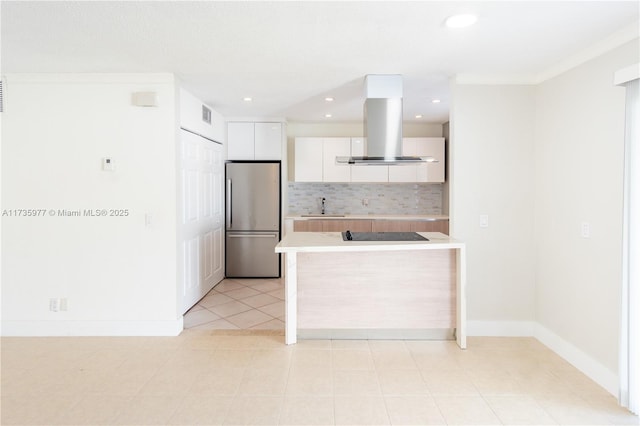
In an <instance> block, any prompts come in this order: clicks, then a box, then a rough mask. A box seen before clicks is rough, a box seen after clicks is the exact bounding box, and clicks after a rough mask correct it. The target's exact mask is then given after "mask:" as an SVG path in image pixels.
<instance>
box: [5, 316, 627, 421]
mask: <svg viewBox="0 0 640 426" xmlns="http://www.w3.org/2000/svg"><path fill="white" fill-rule="evenodd" d="M282 334H283V333H282V331H279V330H277V331H270V330H257V331H256V330H252V331H246V330H245V331H243V330H193V329H192V330H185V331H184V332H183V333H182V334H181V335H180V336H178V337H59V338H58V337H56V338H29V337H25V338H16V337H5V338H2V339H1V344H2V351H1V355H2V364H1V366H2V370H1V372H2V385H1V386H2V387H1V391H2V392H1V401H0V402H1V403H2V405H1V408H2V413H1V418H0V423H1V424H2V425H12V424H22V425H98V424H103V425H133V424H136V425H141V424H152V425H241V424H268V425H277V424H280V425H303V424H320V425H333V424H337V425H356V424H368V425H378V424H379V425H385V424H401V425H410V424H416V425H429V424H436V425H438V424H440V425H443V424H468V425H477V424H490V425H499V424H530V425H531V424H535V425H545V424H552V425H553V424H572V425H585V424H589V425H612V424H622V425H626V424H636V425H637V424H638V417H637V416H633V415H631V414H629V413H628V412H627V411H626V410H624V409H622V408H620V407H619V406H618V405H617V403H616V400H615V398H614V397H613V396H611V395H610V394H608V393H607V392H606V391H605V390H603V389H602V388H601V387H599V386H598V385H596V384H595V383H594V382H592V381H591V380H589V379H588V378H587V377H585V376H584V375H583V374H581V373H580V372H579V371H577V370H576V369H575V368H574V367H572V366H571V365H569V364H568V363H567V362H565V361H564V360H563V359H561V358H560V357H558V356H557V355H555V354H554V353H553V352H551V351H550V350H549V349H547V348H546V347H545V346H543V345H542V344H541V343H539V342H538V341H537V340H535V339H533V338H477V337H476V338H474V337H471V338H469V342H468V344H469V347H468V349H467V350H465V351H462V350H460V349H458V347H457V346H456V345H455V343H454V342H451V341H366V340H362V341H349V340H333V341H331V340H306V341H305V340H303V341H300V342H299V343H298V344H297V345H291V346H287V345H285V344H284V337H283V335H282Z"/></svg>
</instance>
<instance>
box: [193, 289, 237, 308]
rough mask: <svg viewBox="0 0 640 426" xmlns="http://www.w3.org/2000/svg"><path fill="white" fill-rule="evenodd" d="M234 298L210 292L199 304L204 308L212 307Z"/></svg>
mask: <svg viewBox="0 0 640 426" xmlns="http://www.w3.org/2000/svg"><path fill="white" fill-rule="evenodd" d="M231 301H233V299H232V298H231V297H229V296H226V295H224V294H222V293H210V294H208V295H207V296H205V297H204V298H203V299H202V300H200V301H199V302H198V305H196V306H201V307H203V308H210V307H212V306H216V305H222V304H223V303H227V302H231Z"/></svg>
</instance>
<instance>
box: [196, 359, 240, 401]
mask: <svg viewBox="0 0 640 426" xmlns="http://www.w3.org/2000/svg"><path fill="white" fill-rule="evenodd" d="M244 372H245V369H244V368H229V367H226V366H218V368H216V369H215V370H213V371H209V372H207V373H206V374H203V375H199V376H197V377H196V379H195V380H194V381H193V383H191V386H190V387H189V389H188V393H189V394H196V395H212V396H214V395H222V396H235V395H236V394H237V393H238V390H239V389H240V383H242V377H243V376H244Z"/></svg>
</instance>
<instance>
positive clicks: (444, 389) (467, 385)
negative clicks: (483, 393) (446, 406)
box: [421, 370, 480, 396]
mask: <svg viewBox="0 0 640 426" xmlns="http://www.w3.org/2000/svg"><path fill="white" fill-rule="evenodd" d="M421 372H422V377H423V378H424V381H425V383H426V384H427V387H428V388H429V392H431V395H434V396H436V395H450V396H480V393H479V392H478V389H477V388H476V387H475V385H474V384H473V382H472V380H471V376H469V375H468V374H467V372H466V371H464V370H441V371H435V370H430V371H424V370H422V371H421Z"/></svg>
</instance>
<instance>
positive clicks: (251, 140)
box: [227, 122, 282, 160]
mask: <svg viewBox="0 0 640 426" xmlns="http://www.w3.org/2000/svg"><path fill="white" fill-rule="evenodd" d="M227 158H228V159H229V160H280V159H282V124H281V123H245V122H231V123H228V124H227Z"/></svg>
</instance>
